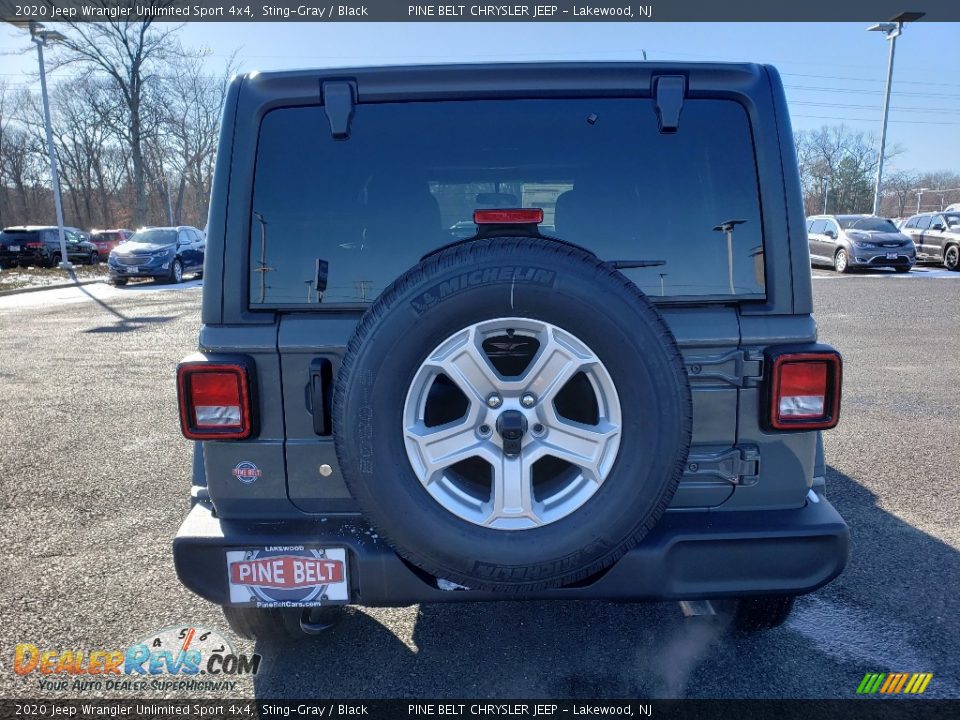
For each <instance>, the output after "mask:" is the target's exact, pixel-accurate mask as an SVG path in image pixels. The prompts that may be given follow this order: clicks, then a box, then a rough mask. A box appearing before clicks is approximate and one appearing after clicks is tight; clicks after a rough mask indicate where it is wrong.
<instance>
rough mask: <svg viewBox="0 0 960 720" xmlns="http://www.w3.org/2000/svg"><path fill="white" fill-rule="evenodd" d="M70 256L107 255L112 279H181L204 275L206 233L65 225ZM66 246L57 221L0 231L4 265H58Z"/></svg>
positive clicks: (89, 259)
mask: <svg viewBox="0 0 960 720" xmlns="http://www.w3.org/2000/svg"><path fill="white" fill-rule="evenodd" d="M64 239H65V240H66V245H67V258H68V259H69V260H70V261H71V262H79V263H85V264H89V265H95V264H96V263H98V262H100V261H101V260H102V259H104V258H106V259H107V268H108V270H109V272H110V281H111V282H112V283H113V284H115V285H126V284H127V281H128V280H129V279H130V278H155V279H160V280H169V281H170V282H181V281H182V280H183V277H184V275H185V274H186V273H195V274H196V276H197V277H200V276H202V275H203V255H204V249H205V247H206V236H205V235H204V233H203V232H201V231H200V230H198V229H197V228H195V227H191V226H189V225H177V226H171V227H146V228H141V229H140V230H138V231H137V232H133V231H132V230H125V229H122V228H118V229H114V230H93V231H91V232H90V233H85V232H84V231H83V230H79V229H77V228H73V227H68V228H64ZM61 258H62V250H61V247H60V233H59V228H57V227H56V226H45V225H21V226H16V227H8V228H4V229H3V231H2V232H0V268H12V267H29V266H31V265H33V266H35V267H48V268H52V267H56V266H57V265H59V264H60V260H61Z"/></svg>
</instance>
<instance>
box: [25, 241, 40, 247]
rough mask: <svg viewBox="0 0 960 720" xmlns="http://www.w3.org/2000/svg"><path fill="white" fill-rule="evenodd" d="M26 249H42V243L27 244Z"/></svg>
mask: <svg viewBox="0 0 960 720" xmlns="http://www.w3.org/2000/svg"><path fill="white" fill-rule="evenodd" d="M27 247H28V248H42V247H43V243H42V242H28V243H27Z"/></svg>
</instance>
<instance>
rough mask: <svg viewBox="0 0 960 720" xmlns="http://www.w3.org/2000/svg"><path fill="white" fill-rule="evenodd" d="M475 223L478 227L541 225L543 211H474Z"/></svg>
mask: <svg viewBox="0 0 960 720" xmlns="http://www.w3.org/2000/svg"><path fill="white" fill-rule="evenodd" d="M473 222H474V223H476V224H477V225H539V224H540V223H542V222H543V209H542V208H517V209H513V210H474V211H473Z"/></svg>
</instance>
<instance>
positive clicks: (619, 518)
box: [333, 238, 692, 592]
mask: <svg viewBox="0 0 960 720" xmlns="http://www.w3.org/2000/svg"><path fill="white" fill-rule="evenodd" d="M691 417H692V409H691V400H690V387H689V383H688V381H687V375H686V371H685V369H684V366H683V362H682V360H681V356H680V352H679V350H678V348H677V344H676V341H675V340H674V338H673V336H672V334H671V332H670V330H669V328H668V327H667V325H666V324H665V323H664V321H663V319H662V318H661V317H660V315H659V313H658V312H657V310H656V309H655V308H654V306H653V305H652V304H651V303H650V301H649V300H648V299H647V298H646V296H645V295H644V294H643V293H642V292H641V291H640V290H639V289H638V288H637V287H636V286H635V285H634V284H633V283H631V282H630V281H629V280H628V279H627V278H626V277H625V276H624V275H622V274H621V273H620V272H619V271H617V270H614V269H612V268H611V267H610V266H609V265H606V264H604V263H603V262H601V261H600V260H599V259H597V258H596V256H594V255H592V254H590V253H588V252H586V251H585V250H582V249H580V248H578V247H576V246H571V245H567V244H564V243H560V242H552V241H549V240H544V239H532V238H494V239H485V240H475V241H470V242H466V243H462V244H459V245H456V246H452V247H450V248H447V249H445V250H442V251H440V252H438V253H437V254H435V255H432V256H429V257H427V258H425V259H424V260H423V261H422V262H421V263H420V264H419V265H417V266H416V267H414V268H412V269H411V270H409V271H408V272H406V273H405V274H404V275H402V276H401V277H400V278H398V279H397V280H396V281H395V282H394V283H393V284H392V285H391V286H390V287H389V288H387V289H386V290H385V291H384V292H383V294H382V295H381V296H380V297H379V298H378V299H377V300H376V302H374V304H373V305H372V306H371V307H370V308H369V309H368V310H367V312H366V314H365V315H364V316H363V318H362V319H361V321H360V323H359V324H358V326H357V328H356V330H355V332H354V334H353V336H352V338H351V339H350V342H349V344H348V346H347V350H346V354H345V356H344V358H343V363H342V365H341V368H340V371H339V373H338V376H337V381H336V387H335V390H334V403H333V433H334V439H335V443H336V450H337V456H338V459H339V461H340V467H341V470H342V472H343V476H344V479H345V481H346V483H347V485H348V487H349V488H350V491H351V492H352V493H353V495H354V497H355V498H356V500H357V502H358V503H359V505H360V507H361V509H362V510H363V511H364V513H365V514H366V516H367V518H368V520H369V521H370V523H371V524H372V525H373V526H374V528H375V529H376V530H377V531H378V532H379V533H380V534H382V536H383V537H384V538H385V539H386V540H387V542H389V543H390V544H391V545H392V546H393V548H394V549H395V550H396V551H397V552H398V553H399V554H400V555H401V556H403V557H404V558H406V559H407V560H408V561H410V562H411V563H413V564H414V565H416V566H418V567H419V568H421V569H422V570H424V571H426V572H427V573H429V574H430V575H433V576H435V577H438V578H442V579H446V580H450V581H454V582H456V583H458V584H460V585H463V586H465V587H468V588H471V589H481V590H495V591H506V592H525V591H532V590H538V589H542V588H547V587H556V586H560V585H565V584H569V583H571V582H574V581H577V580H581V579H583V578H585V577H587V576H590V575H592V574H594V573H596V572H598V571H600V570H602V569H603V568H605V567H607V566H609V565H611V564H612V563H613V562H615V561H616V560H617V559H618V558H619V557H620V556H622V555H623V554H624V553H625V552H626V551H627V550H629V549H630V548H631V547H633V546H635V545H636V544H637V543H638V542H640V540H642V539H643V537H644V536H645V535H646V534H647V533H648V532H649V531H650V529H651V528H653V526H654V525H655V524H656V523H657V521H658V519H659V518H660V516H661V514H662V513H663V511H664V509H665V508H666V507H667V505H668V504H669V503H670V500H671V498H672V497H673V494H674V492H675V490H676V488H677V483H678V482H679V480H680V475H681V473H682V471H683V467H684V464H685V462H686V457H687V453H688V450H689V445H690V430H691Z"/></svg>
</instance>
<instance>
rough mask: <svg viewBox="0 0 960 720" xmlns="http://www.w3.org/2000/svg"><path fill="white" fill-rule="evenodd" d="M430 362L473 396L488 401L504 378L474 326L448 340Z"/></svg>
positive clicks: (467, 393) (429, 359)
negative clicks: (490, 358) (485, 350)
mask: <svg viewBox="0 0 960 720" xmlns="http://www.w3.org/2000/svg"><path fill="white" fill-rule="evenodd" d="M427 364H428V365H432V366H433V367H434V368H436V369H437V370H440V371H441V372H443V374H444V375H446V376H447V377H448V378H450V379H451V380H452V381H453V382H454V383H455V384H456V385H457V387H459V388H460V390H461V391H463V393H464V394H465V395H466V396H467V397H468V398H470V399H476V400H479V401H481V402H484V401H486V399H487V397H488V396H489V395H490V394H491V393H493V392H496V391H497V390H498V387H499V385H500V379H499V377H498V376H497V374H496V371H495V370H494V369H493V366H492V365H491V364H490V361H489V359H488V358H487V356H486V353H484V352H483V350H482V349H481V348H480V347H479V346H478V344H477V340H476V333H475V332H474V331H473V329H472V328H471V329H469V330H467V331H465V332H463V333H460V334H458V335H457V336H456V337H455V338H453V341H451V342H447V343H444V345H443V346H441V347H440V348H439V349H438V350H437V352H435V353H434V354H433V355H432V356H431V357H430V358H428V360H427Z"/></svg>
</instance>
